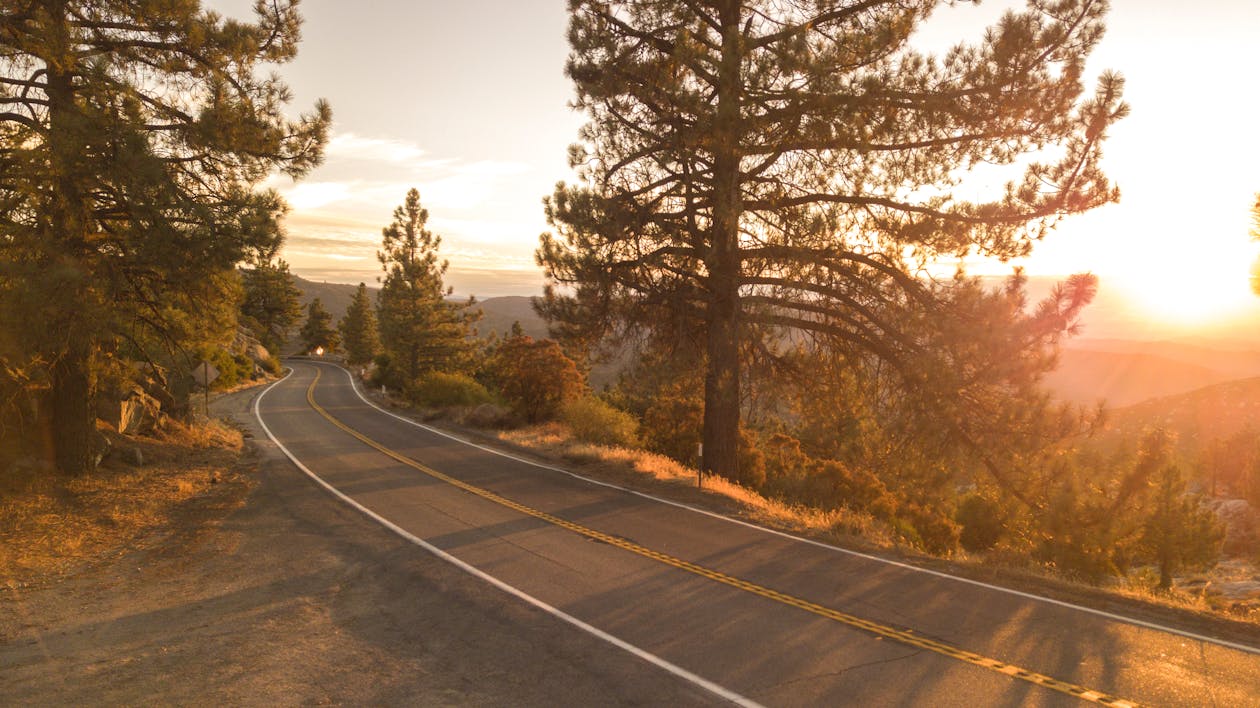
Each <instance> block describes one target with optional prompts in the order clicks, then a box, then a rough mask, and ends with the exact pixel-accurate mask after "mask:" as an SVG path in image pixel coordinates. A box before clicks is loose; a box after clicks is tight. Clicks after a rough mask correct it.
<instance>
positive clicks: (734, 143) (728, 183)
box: [702, 0, 742, 480]
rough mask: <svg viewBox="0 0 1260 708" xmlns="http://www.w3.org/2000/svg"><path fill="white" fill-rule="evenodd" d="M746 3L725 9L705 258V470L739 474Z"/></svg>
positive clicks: (733, 0) (731, 476)
mask: <svg viewBox="0 0 1260 708" xmlns="http://www.w3.org/2000/svg"><path fill="white" fill-rule="evenodd" d="M739 10H740V3H739V2H737V0H727V2H725V3H723V4H722V6H721V9H720V11H719V17H720V22H721V25H722V63H721V66H720V68H719V72H720V73H719V86H718V104H717V116H716V121H715V123H714V131H713V133H714V135H713V143H714V195H713V222H712V225H711V228H712V233H711V243H710V250H709V253H708V256H707V258H706V259H705V262H706V267H707V269H708V271H709V273H708V285H709V306H708V312H707V315H708V317H707V319H708V322H707V325H708V332H707V335H708V342H707V353H708V367H707V370H706V372H705V379H704V437H703V442H704V455H703V458H702V467H703V469H704V471H705V472H710V473H714V474H718V475H721V476H723V477H726V478H728V479H733V480H738V479H739V418H740V410H739V384H740V381H739V329H740V303H739V270H740V253H739V218H740V213H741V211H742V206H741V204H740V180H739V174H740V173H739V168H740V165H739V153H738V143H739V121H740V113H739V92H740V76H739V74H740V69H741V66H740V63H741V62H740V53H741V47H740V41H741V38H740V31H739V14H740V13H739Z"/></svg>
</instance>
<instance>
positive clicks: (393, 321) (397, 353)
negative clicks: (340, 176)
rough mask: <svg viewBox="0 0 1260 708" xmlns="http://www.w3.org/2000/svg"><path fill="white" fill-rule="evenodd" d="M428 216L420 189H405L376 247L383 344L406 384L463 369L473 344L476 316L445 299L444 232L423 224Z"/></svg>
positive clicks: (378, 315)
mask: <svg viewBox="0 0 1260 708" xmlns="http://www.w3.org/2000/svg"><path fill="white" fill-rule="evenodd" d="M428 219H429V211H428V210H427V209H424V208H422V207H421V206H420V192H419V191H417V190H415V189H412V190H410V191H408V192H407V199H406V202H405V203H404V204H403V205H402V206H400V207H398V208H397V209H395V210H394V221H393V223H391V224H390V225H389V226H387V227H386V228H385V229H384V230H383V232H382V241H381V250H380V251H378V252H377V258H378V260H380V262H381V267H382V268H383V269H384V271H385V277H384V279H383V280H382V282H381V291H380V294H379V295H378V296H377V322H378V326H379V328H380V337H381V346H382V349H384V351H385V352H386V353H388V354H389V355H390V366H391V368H392V369H393V370H394V371H395V372H396V374H397V378H398V381H397V383H399V384H401V385H404V386H412V385H414V384H415V381H416V379H417V378H418V377H419V376H420V375H422V374H425V373H428V372H430V371H447V372H458V371H461V370H463V369H465V368H467V365H468V363H469V361H470V358H471V356H472V352H473V348H474V344H473V342H471V341H470V339H469V336H470V334H471V332H470V326H471V324H472V322H473V321H474V319H475V316H474V315H473V314H472V313H470V312H469V311H468V309H467V308H466V307H461V306H459V305H456V304H455V303H452V302H448V301H447V300H446V298H447V297H448V296H449V295H450V294H451V289H450V288H448V287H446V285H445V284H444V283H443V282H442V278H443V277H444V276H445V275H446V269H447V266H448V263H447V262H446V261H444V260H443V261H439V260H438V248H439V247H441V245H442V237H441V236H436V235H434V234H433V233H432V232H430V231H429V230H428V229H426V228H425V223H426V222H427V221H428ZM471 304H472V301H471V300H470V301H469V302H468V305H471Z"/></svg>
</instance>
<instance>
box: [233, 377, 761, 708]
mask: <svg viewBox="0 0 1260 708" xmlns="http://www.w3.org/2000/svg"><path fill="white" fill-rule="evenodd" d="M343 370H344V369H343ZM346 373H347V374H349V373H350V372H349V371H346ZM292 374H293V370H292V369H289V373H288V374H285V376H284V378H282V379H280V380H279V381H276V382H275V383H273V384H271V385H270V386H268V387H267V388H265V389H263V391H262V392H261V393H259V394H258V397H257V398H255V399H254V418H256V419H257V420H258V424H259V425H261V426H262V429H263V432H264V433H266V434H267V437H268V438H269V439H270V440H271V442H272V443H274V444H275V446H276V447H278V448H280V451H281V452H283V453H284V455H285V457H287V458H289V461H290V462H292V463H293V464H294V465H296V466H297V468H298V469H300V470H302V472H303V473H305V474H306V476H307V477H310V478H311V479H312V480H314V481H315V483H316V484H318V485H319V486H321V487H323V488H324V489H325V490H327V491H328V492H329V493H331V494H332V495H333V496H335V497H337V498H338V499H340V500H341V501H343V502H345V503H347V504H349V505H350V506H352V507H354V508H355V509H357V510H359V511H360V512H362V513H363V514H365V515H366V516H367V517H369V518H370V519H372V520H373V521H375V522H376V523H378V524H380V525H382V526H384V527H385V528H387V529H389V530H390V531H393V532H394V533H395V534H397V535H399V536H401V537H402V538H404V539H406V540H407V541H410V542H411V543H413V544H415V545H417V546H419V547H420V548H423V549H424V550H426V551H428V552H429V553H432V554H433V555H435V556H437V557H438V558H440V559H442V560H444V561H446V562H447V563H450V564H451V565H453V566H455V567H456V568H459V569H460V570H462V571H464V572H465V573H468V574H469V575H472V576H473V577H475V578H478V579H480V580H483V581H485V582H487V583H489V584H490V585H493V586H494V587H496V588H498V589H499V590H502V591H503V592H505V593H507V594H509V595H512V596H513V597H516V598H519V599H521V600H524V601H525V602H527V603H529V604H531V605H533V606H534V607H537V608H538V609H540V610H542V611H543V612H546V613H547V614H550V615H552V616H553V617H556V618H558V619H561V620H563V621H565V622H568V623H569V624H571V625H573V626H574V627H577V628H578V629H580V630H582V631H583V632H586V633H588V634H591V635H593V636H595V637H598V638H599V639H602V640H604V641H605V642H608V643H609V644H611V645H613V646H615V647H617V648H618V649H621V650H623V651H626V652H629V653H630V654H633V655H634V656H636V657H638V658H640V659H642V660H644V661H646V662H648V663H649V664H652V665H654V666H657V667H659V668H661V669H664V670H665V671H668V672H669V673H671V674H673V675H675V676H677V677H679V678H681V679H683V680H685V681H688V682H690V683H693V684H695V685H696V686H699V687H700V688H703V689H704V690H706V691H708V692H710V693H712V694H714V695H716V696H718V697H719V698H722V699H724V700H727V701H730V702H731V703H733V704H735V705H738V706H744V707H745V708H762V706H761V704H760V703H757V702H756V701H754V700H752V699H751V698H746V697H744V696H742V695H740V694H738V693H735V692H734V691H731V690H730V689H727V688H725V687H723V686H721V685H718V684H716V683H714V682H712V681H710V680H708V679H706V678H703V677H701V676H697V675H696V674H693V673H692V672H690V671H688V670H686V669H684V668H682V667H681V666H678V665H677V664H674V663H671V662H669V661H667V660H665V659H662V658H661V657H659V656H657V655H655V654H652V653H651V652H648V651H647V650H645V649H640V648H639V647H637V646H635V645H633V644H631V643H629V642H627V641H625V640H624V639H620V638H618V637H615V636H613V635H611V634H609V633H608V632H605V631H604V630H602V629H599V628H598V627H594V626H591V625H589V624H587V623H586V622H583V621H582V620H580V619H578V618H577V617H574V616H573V615H570V614H568V613H567V612H564V611H563V610H560V609H557V608H555V607H553V606H551V605H548V604H547V603H545V602H543V601H542V600H539V599H538V598H536V597H534V596H532V595H529V594H527V593H526V592H525V591H523V590H520V589H519V588H516V587H514V586H512V585H508V584H507V583H505V582H503V581H502V580H499V579H498V578H496V577H494V576H493V575H490V574H488V573H486V572H485V571H482V570H479V569H478V568H476V567H474V566H472V565H469V564H468V563H465V562H464V561H462V560H460V559H458V558H456V557H455V556H453V555H451V554H449V553H447V552H446V551H443V550H442V549H440V548H438V547H437V546H434V545H433V544H431V543H429V542H427V541H425V540H424V539H422V538H420V537H418V536H415V535H414V534H412V533H410V532H409V531H407V530H406V529H404V528H402V527H400V526H398V525H397V524H395V523H394V522H392V521H390V520H389V519H386V518H385V517H383V516H381V515H379V514H377V513H376V512H374V511H372V510H371V509H369V508H367V507H365V506H363V505H362V504H360V503H359V502H357V501H355V500H354V499H351V498H350V497H349V496H347V495H346V494H344V493H343V492H341V490H339V489H337V488H336V487H334V486H332V485H331V484H329V483H328V482H325V481H324V480H323V478H321V477H320V476H319V475H317V474H315V473H314V472H312V471H311V470H310V469H309V468H308V467H307V466H306V465H304V464H302V462H301V460H299V459H298V458H297V457H296V456H295V455H294V454H293V453H292V452H289V449H288V448H286V447H285V446H284V444H283V443H281V442H280V441H279V440H277V439H276V436H275V435H273V434H272V432H271V429H270V428H268V427H267V424H266V423H265V422H263V419H262V412H261V409H260V407H259V406H260V404H261V403H262V399H263V396H266V395H267V393H268V392H269V391H271V389H272V388H275V387H276V386H277V385H279V384H281V383H283V382H284V380H285V379H287V378H289V376H291V375H292ZM350 383H351V385H352V386H353V385H354V378H353V377H351V380H350ZM355 392H356V393H358V390H357V389H356V390H355ZM360 398H362V396H361V395H360ZM364 400H366V399H364ZM369 405H370V402H369ZM382 410H383V409H382ZM384 412H386V413H388V411H384Z"/></svg>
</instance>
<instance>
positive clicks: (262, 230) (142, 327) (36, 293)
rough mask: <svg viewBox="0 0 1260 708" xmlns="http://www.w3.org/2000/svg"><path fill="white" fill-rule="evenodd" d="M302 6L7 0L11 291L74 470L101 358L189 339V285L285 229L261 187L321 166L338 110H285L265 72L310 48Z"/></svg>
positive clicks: (1, 220) (4, 171)
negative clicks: (229, 15)
mask: <svg viewBox="0 0 1260 708" xmlns="http://www.w3.org/2000/svg"><path fill="white" fill-rule="evenodd" d="M296 5H297V3H296V2H295V1H294V0H276V1H275V2H258V3H256V4H255V6H254V11H255V13H256V15H257V19H256V22H254V23H246V22H238V21H234V20H226V19H224V18H223V17H221V16H220V15H218V14H217V13H214V12H211V11H207V10H202V9H201V8H200V5H199V3H198V2H196V0H180V1H177V2H166V1H161V2H159V1H157V0H138V1H137V0H127V1H124V0H92V1H91V2H88V1H87V0H31V1H30V2H6V3H3V4H0V48H2V49H0V233H3V234H4V238H3V239H0V300H3V305H2V306H3V307H4V308H5V309H6V310H7V311H8V312H9V313H10V314H9V316H11V317H12V318H13V319H14V320H16V321H17V322H18V323H19V328H20V331H22V332H24V333H26V335H25V340H24V346H25V347H26V349H27V352H26V355H27V358H28V359H29V360H30V361H38V362H41V363H42V366H43V368H44V370H45V372H46V375H47V380H48V386H49V389H50V393H49V403H50V409H51V423H50V434H51V436H52V437H53V441H54V448H55V457H56V463H57V466H58V467H59V468H60V469H61V470H63V471H65V472H71V473H78V472H83V471H85V470H87V469H89V468H90V466H91V460H92V454H91V453H92V451H91V449H90V440H91V435H92V433H93V417H94V416H93V406H92V400H93V397H94V395H95V390H96V379H97V375H98V374H99V372H100V370H101V368H102V366H104V362H106V361H108V360H110V359H111V358H113V357H116V356H119V355H122V354H129V355H132V356H136V357H139V358H146V357H147V352H144V351H139V352H137V351H127V350H128V349H135V348H145V347H147V346H148V345H149V343H150V342H164V343H166V344H167V345H168V346H169V347H171V348H175V349H178V348H181V347H183V346H184V343H182V342H179V341H178V340H177V338H176V337H175V336H174V335H177V334H178V331H177V330H176V329H175V328H173V327H172V324H171V321H170V318H169V315H172V314H174V315H176V316H181V317H182V316H186V315H187V314H188V313H187V312H186V311H185V308H187V307H191V308H194V309H195V308H197V307H198V304H197V303H196V302H191V303H189V302H186V300H187V298H186V297H185V296H184V294H186V293H195V292H197V291H198V290H199V286H200V284H201V283H204V282H205V281H206V280H207V279H209V278H212V277H215V276H216V275H217V274H221V273H223V272H225V271H228V270H230V269H231V268H232V267H233V266H235V265H236V264H237V263H239V262H241V261H243V260H245V259H246V258H247V257H249V256H250V255H251V254H256V253H262V252H268V251H269V250H271V249H273V248H274V247H275V246H276V244H277V243H278V242H279V240H280V239H281V232H280V228H279V225H278V219H279V217H280V216H281V215H282V213H283V208H284V207H283V203H282V202H281V200H280V198H279V196H278V195H277V194H276V193H275V192H274V191H272V190H265V189H262V188H261V184H262V182H263V180H264V179H266V177H267V176H268V175H270V174H272V173H273V172H274V171H276V170H277V169H279V170H282V171H284V172H285V173H287V174H289V175H291V176H293V177H299V176H301V175H303V174H305V173H306V172H307V171H309V170H310V169H311V168H312V167H313V166H314V165H315V164H317V162H318V161H319V159H320V157H321V155H322V151H323V146H324V143H325V141H326V134H327V126H328V123H329V120H330V114H329V110H328V107H327V105H326V104H324V103H323V102H320V103H319V104H318V105H317V106H316V110H315V112H314V113H313V114H312V115H309V116H305V117H303V118H300V119H299V120H297V121H293V120H290V119H289V118H287V117H286V116H285V104H286V103H287V102H288V100H289V97H290V93H289V90H288V88H287V87H286V86H285V85H284V83H283V82H282V81H281V80H280V79H279V78H278V77H276V76H275V75H274V74H272V73H270V72H266V71H263V70H262V69H263V68H264V67H265V66H267V65H272V64H279V63H284V62H286V61H289V60H290V59H292V58H293V57H294V56H295V55H296V50H297V41H298V36H299V26H300V23H301V19H300V16H299V15H298V12H297V8H296ZM176 308H178V311H174V310H175V309H176Z"/></svg>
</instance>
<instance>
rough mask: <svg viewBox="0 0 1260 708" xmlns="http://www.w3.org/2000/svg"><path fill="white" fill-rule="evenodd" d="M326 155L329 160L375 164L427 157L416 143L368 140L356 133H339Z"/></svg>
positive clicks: (329, 141)
mask: <svg viewBox="0 0 1260 708" xmlns="http://www.w3.org/2000/svg"><path fill="white" fill-rule="evenodd" d="M324 154H325V156H326V157H328V158H329V159H333V158H337V159H348V160H369V161H374V162H412V161H415V160H419V159H420V158H421V157H423V156H424V155H425V150H424V148H421V147H420V146H419V145H416V144H415V143H411V142H407V141H405V140H395V139H393V138H367V137H363V136H360V135H355V134H354V133H337V134H336V135H334V136H332V138H330V139H329V140H328V148H327V149H326V150H325V151H324Z"/></svg>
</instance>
